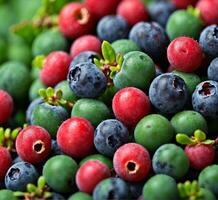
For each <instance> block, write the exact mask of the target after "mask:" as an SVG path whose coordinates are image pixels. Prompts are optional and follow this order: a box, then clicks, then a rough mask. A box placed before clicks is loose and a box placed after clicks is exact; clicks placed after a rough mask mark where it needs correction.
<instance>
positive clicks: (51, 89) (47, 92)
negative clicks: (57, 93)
mask: <svg viewBox="0 0 218 200" xmlns="http://www.w3.org/2000/svg"><path fill="white" fill-rule="evenodd" d="M46 94H47V97H53V96H54V89H53V88H52V87H48V88H47V89H46Z"/></svg>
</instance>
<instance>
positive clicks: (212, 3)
mask: <svg viewBox="0 0 218 200" xmlns="http://www.w3.org/2000/svg"><path fill="white" fill-rule="evenodd" d="M196 8H197V9H198V10H200V14H201V18H202V20H203V22H204V23H206V24H207V25H211V24H218V1H217V0H200V1H198V3H197V5H196Z"/></svg>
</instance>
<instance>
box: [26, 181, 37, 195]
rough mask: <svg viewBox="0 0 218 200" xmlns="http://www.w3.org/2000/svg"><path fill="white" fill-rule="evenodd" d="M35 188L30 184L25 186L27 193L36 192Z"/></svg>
mask: <svg viewBox="0 0 218 200" xmlns="http://www.w3.org/2000/svg"><path fill="white" fill-rule="evenodd" d="M36 190H37V187H36V186H35V185H33V184H32V183H29V184H27V191H28V192H31V193H32V192H36Z"/></svg>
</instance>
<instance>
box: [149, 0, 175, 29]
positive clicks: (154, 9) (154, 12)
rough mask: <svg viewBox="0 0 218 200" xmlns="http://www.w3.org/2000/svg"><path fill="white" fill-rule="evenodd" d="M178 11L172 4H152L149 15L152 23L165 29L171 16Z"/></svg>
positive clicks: (161, 2) (163, 2) (164, 2)
mask: <svg viewBox="0 0 218 200" xmlns="http://www.w3.org/2000/svg"><path fill="white" fill-rule="evenodd" d="M175 10H176V8H175V6H174V5H173V4H172V3H171V2H167V1H160V2H155V3H152V4H150V6H149V13H150V17H151V20H152V21H155V22H157V23H159V24H160V25H161V26H163V27H165V26H166V23H167V20H168V18H169V16H170V15H171V14H172V12H174V11H175Z"/></svg>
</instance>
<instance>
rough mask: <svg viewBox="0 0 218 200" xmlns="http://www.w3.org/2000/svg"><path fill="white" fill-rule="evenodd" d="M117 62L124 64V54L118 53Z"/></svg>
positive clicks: (120, 64)
mask: <svg viewBox="0 0 218 200" xmlns="http://www.w3.org/2000/svg"><path fill="white" fill-rule="evenodd" d="M116 62H117V64H118V65H119V66H120V67H121V66H122V64H123V55H122V54H117V56H116Z"/></svg>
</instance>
